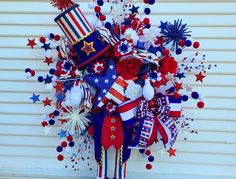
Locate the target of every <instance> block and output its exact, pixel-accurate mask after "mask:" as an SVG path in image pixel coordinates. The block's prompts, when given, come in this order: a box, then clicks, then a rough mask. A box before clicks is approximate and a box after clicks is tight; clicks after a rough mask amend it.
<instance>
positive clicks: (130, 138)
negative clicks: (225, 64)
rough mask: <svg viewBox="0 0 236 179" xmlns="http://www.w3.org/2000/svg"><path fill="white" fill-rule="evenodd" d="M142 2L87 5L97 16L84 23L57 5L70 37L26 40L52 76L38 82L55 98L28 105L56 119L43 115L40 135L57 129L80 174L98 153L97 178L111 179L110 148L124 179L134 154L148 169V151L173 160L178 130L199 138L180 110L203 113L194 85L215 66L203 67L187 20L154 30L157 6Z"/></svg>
mask: <svg viewBox="0 0 236 179" xmlns="http://www.w3.org/2000/svg"><path fill="white" fill-rule="evenodd" d="M143 2H144V3H137V2H136V1H134V0H129V1H128V0H120V1H119V0H110V1H104V0H97V1H95V2H90V3H88V7H89V9H91V10H90V11H92V12H94V17H90V18H89V19H87V18H86V17H85V15H84V14H83V12H82V11H81V9H80V6H79V5H78V4H75V3H74V2H72V1H70V0H53V1H52V2H51V4H52V5H53V6H55V7H57V8H58V9H59V10H61V11H63V12H62V13H61V14H59V15H58V16H57V17H56V18H55V22H56V23H57V24H58V26H59V27H60V28H61V30H62V32H63V33H64V35H65V36H64V35H57V34H54V33H49V34H47V35H45V36H42V37H40V38H39V39H37V40H36V39H28V44H27V46H30V47H31V48H32V49H34V47H35V46H37V45H39V47H40V48H41V49H42V51H44V52H45V53H44V54H45V58H44V63H45V64H47V65H48V66H49V72H48V73H47V74H45V75H39V76H38V77H37V80H38V81H39V82H40V83H43V84H45V85H46V88H47V89H48V90H49V91H50V93H51V96H50V97H46V98H45V99H44V100H40V98H41V97H40V95H38V94H33V96H32V97H31V98H30V99H31V100H32V101H33V103H36V102H40V101H42V104H43V106H44V107H48V106H49V108H50V111H51V112H49V113H46V114H45V115H43V116H42V126H43V131H44V132H45V134H49V133H50V130H51V128H52V127H53V126H55V127H56V129H58V127H59V130H58V133H57V134H58V136H59V137H60V141H61V142H60V144H59V145H58V146H57V147H56V150H57V152H58V156H57V159H58V160H59V161H63V160H64V159H65V156H70V161H71V163H72V164H71V168H72V169H74V170H75V171H78V170H79V168H80V167H82V166H84V164H86V166H88V168H89V169H90V170H92V168H93V167H92V165H91V157H93V156H92V153H93V151H94V153H95V160H96V161H97V168H98V169H97V171H98V172H97V178H108V175H109V174H108V170H109V168H108V166H110V165H108V159H109V155H111V154H109V155H108V150H109V148H110V147H111V146H113V147H114V148H115V154H114V155H115V161H114V162H115V163H114V164H113V166H115V167H114V172H113V173H114V174H113V178H127V177H126V165H127V161H128V159H129V158H130V155H131V151H134V150H137V151H139V152H140V153H141V154H142V155H143V156H144V158H146V159H147V161H148V163H147V164H146V168H147V169H148V170H151V169H152V162H153V161H154V159H155V158H154V152H152V151H151V149H150V148H149V147H150V146H153V145H160V144H161V145H162V146H163V148H164V150H166V151H167V152H168V153H169V156H170V157H171V156H175V155H176V150H175V149H174V148H173V147H172V146H173V145H174V143H175V141H176V138H177V135H178V128H185V129H188V130H189V131H190V132H191V133H197V131H195V130H193V129H191V128H190V124H189V123H190V122H191V121H193V119H192V118H191V117H190V116H186V115H184V114H183V107H182V105H183V103H184V102H187V101H189V100H190V99H193V100H195V101H196V106H197V107H198V108H203V107H204V97H203V96H202V95H201V94H200V93H199V92H197V91H196V90H194V89H193V87H192V86H191V85H190V83H191V84H192V83H193V82H194V81H195V82H196V83H198V82H203V80H204V78H205V77H206V72H207V70H209V69H211V68H212V67H213V65H206V64H204V60H205V55H204V54H202V53H200V52H198V51H197V49H198V48H199V46H200V43H199V42H198V41H194V40H193V39H192V38H191V35H190V33H191V32H190V31H189V30H188V27H187V25H186V24H183V22H182V20H175V21H174V22H163V21H161V22H160V24H156V25H157V26H155V25H152V23H151V19H150V18H148V16H149V15H150V14H151V10H153V9H151V7H153V6H152V5H154V4H155V0H144V1H143ZM107 14H109V15H107ZM190 48H192V50H188V49H190ZM186 49H187V50H188V51H187V52H186V55H184V50H186ZM193 49H194V50H193ZM34 50H35V49H34ZM34 52H35V53H37V54H42V52H41V51H39V50H36V51H34ZM191 75H194V76H195V79H194V81H192V80H193V78H191ZM25 76H26V77H27V78H31V77H34V76H35V71H34V70H32V69H31V68H26V69H25ZM50 106H51V107H50ZM185 140H186V138H185ZM93 149H94V150H93ZM152 150H157V149H156V148H155V147H154V148H153V149H152ZM69 166H70V165H66V166H65V167H66V168H69Z"/></svg>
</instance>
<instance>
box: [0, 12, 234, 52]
mask: <svg viewBox="0 0 236 179" xmlns="http://www.w3.org/2000/svg"><path fill="white" fill-rule="evenodd" d="M235 18H236V16H235ZM0 41H2V42H4V43H1V44H0V48H1V47H2V48H3V47H4V48H5V47H9V48H29V47H27V46H26V45H27V43H28V41H27V38H22V37H0ZM39 45H41V43H39ZM53 47H55V45H54V46H53V44H51V48H53ZM201 49H205V50H209V49H215V50H217V49H221V50H236V40H235V39H228V40H223V39H204V40H202V41H201V46H200V48H199V50H201Z"/></svg>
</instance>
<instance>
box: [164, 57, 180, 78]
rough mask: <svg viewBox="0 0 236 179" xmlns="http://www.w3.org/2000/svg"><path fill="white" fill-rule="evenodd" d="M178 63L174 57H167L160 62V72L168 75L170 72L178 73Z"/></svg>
mask: <svg viewBox="0 0 236 179" xmlns="http://www.w3.org/2000/svg"><path fill="white" fill-rule="evenodd" d="M177 68H178V64H177V62H176V61H175V59H174V58H173V57H165V58H164V59H163V60H161V62H160V72H161V73H162V74H164V75H166V74H167V73H168V72H169V73H171V74H176V72H177Z"/></svg>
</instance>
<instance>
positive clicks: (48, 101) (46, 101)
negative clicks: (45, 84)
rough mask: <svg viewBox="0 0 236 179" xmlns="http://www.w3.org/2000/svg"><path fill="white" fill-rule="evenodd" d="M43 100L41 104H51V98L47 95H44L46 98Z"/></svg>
mask: <svg viewBox="0 0 236 179" xmlns="http://www.w3.org/2000/svg"><path fill="white" fill-rule="evenodd" d="M42 102H43V106H44V107H46V106H51V102H52V100H50V99H48V97H46V99H45V100H44V101H42Z"/></svg>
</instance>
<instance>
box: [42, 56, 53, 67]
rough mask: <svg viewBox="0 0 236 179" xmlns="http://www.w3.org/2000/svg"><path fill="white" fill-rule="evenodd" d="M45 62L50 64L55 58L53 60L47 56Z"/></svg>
mask: <svg viewBox="0 0 236 179" xmlns="http://www.w3.org/2000/svg"><path fill="white" fill-rule="evenodd" d="M43 62H44V63H47V64H48V66H49V65H50V64H51V63H53V60H52V57H50V58H48V57H45V60H44V61H43Z"/></svg>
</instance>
